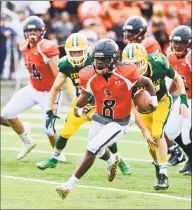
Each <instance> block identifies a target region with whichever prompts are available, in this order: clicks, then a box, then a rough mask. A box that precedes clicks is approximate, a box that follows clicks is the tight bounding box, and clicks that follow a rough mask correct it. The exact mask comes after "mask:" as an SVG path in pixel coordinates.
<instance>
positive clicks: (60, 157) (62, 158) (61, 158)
mask: <svg viewBox="0 0 193 210" xmlns="http://www.w3.org/2000/svg"><path fill="white" fill-rule="evenodd" d="M58 161H59V162H62V163H65V162H66V156H65V154H64V153H63V152H61V153H60V156H59V157H58Z"/></svg>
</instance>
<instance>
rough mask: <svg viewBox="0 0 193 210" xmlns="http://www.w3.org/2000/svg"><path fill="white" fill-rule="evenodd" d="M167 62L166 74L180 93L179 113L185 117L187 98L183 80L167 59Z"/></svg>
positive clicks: (186, 115) (186, 114) (186, 113)
mask: <svg viewBox="0 0 193 210" xmlns="http://www.w3.org/2000/svg"><path fill="white" fill-rule="evenodd" d="M167 61H168V60H167ZM167 63H168V64H167V65H166V68H167V76H168V77H169V78H171V79H172V80H173V81H174V82H175V84H176V87H177V89H178V92H179V94H180V99H181V104H180V110H179V112H180V114H181V115H182V116H184V117H185V118H187V117H188V98H187V95H186V90H185V86H184V82H183V79H182V77H181V76H180V75H179V74H178V73H177V72H176V71H175V70H174V69H173V67H172V66H170V65H169V61H168V62H167Z"/></svg>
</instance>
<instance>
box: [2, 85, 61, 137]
mask: <svg viewBox="0 0 193 210" xmlns="http://www.w3.org/2000/svg"><path fill="white" fill-rule="evenodd" d="M48 95H49V93H48V92H41V91H37V90H36V89H34V88H33V87H32V85H27V86H25V87H23V88H21V89H20V90H19V91H18V92H16V93H15V94H14V95H13V96H12V98H11V99H10V101H9V102H8V103H7V104H6V105H5V107H4V109H3V117H4V118H5V119H14V118H16V117H17V116H18V114H20V113H22V112H23V111H25V110H27V109H29V108H31V107H33V106H34V105H36V104H39V105H40V107H41V108H42V112H43V127H44V131H45V133H46V135H48V136H54V123H52V125H53V126H50V127H49V128H48V129H47V128H46V110H47V105H48ZM59 95H61V93H59ZM60 99H61V97H59V96H58V97H57V99H56V103H58V102H59V100H60Z"/></svg>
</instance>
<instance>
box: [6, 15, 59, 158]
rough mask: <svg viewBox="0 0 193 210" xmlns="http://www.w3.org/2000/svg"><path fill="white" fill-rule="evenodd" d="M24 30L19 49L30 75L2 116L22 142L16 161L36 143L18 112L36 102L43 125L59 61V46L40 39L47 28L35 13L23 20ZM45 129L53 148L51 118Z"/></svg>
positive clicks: (54, 133) (53, 131)
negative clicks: (42, 118) (41, 114)
mask: <svg viewBox="0 0 193 210" xmlns="http://www.w3.org/2000/svg"><path fill="white" fill-rule="evenodd" d="M23 31H24V36H25V41H24V43H22V44H21V45H20V50H21V52H22V54H23V57H24V61H25V65H26V67H27V70H28V71H29V74H30V81H29V85H27V86H25V87H24V88H22V89H20V90H19V91H18V92H17V93H15V94H14V95H13V97H12V98H11V99H10V101H9V102H8V103H7V104H6V105H5V107H4V109H3V119H5V120H6V121H7V122H8V124H9V125H10V126H11V127H12V128H13V130H14V131H15V132H16V133H17V134H18V135H19V137H20V139H21V140H22V142H23V143H24V146H23V148H22V149H21V151H20V152H19V154H18V156H17V159H18V160H20V159H22V158H23V157H24V156H25V155H26V154H27V153H28V152H30V150H32V149H33V148H34V147H35V146H36V143H35V141H34V140H33V139H32V138H31V136H30V135H29V134H28V133H26V131H25V130H24V126H23V124H22V122H21V121H20V119H19V118H18V114H20V113H22V112H23V111H25V110H26V109H29V108H31V107H33V106H34V105H36V104H39V105H40V106H41V108H42V111H43V115H44V124H45V123H46V109H47V103H48V92H49V91H50V89H51V87H52V85H53V83H54V80H55V78H56V75H57V74H58V67H57V64H58V61H59V50H58V45H57V44H56V43H55V42H53V41H50V40H47V39H44V38H43V37H44V34H45V32H46V31H45V26H44V22H43V20H42V19H41V18H39V17H37V16H30V17H28V18H27V19H26V20H25V22H24V25H23ZM58 101H59V96H58V98H57V100H56V101H55V103H56V104H57V103H58ZM56 109H57V108H56ZM44 130H45V133H46V134H47V136H48V138H49V140H50V144H51V145H52V147H54V145H55V141H56V132H55V130H54V121H52V126H51V127H50V128H49V129H48V128H46V125H45V126H44Z"/></svg>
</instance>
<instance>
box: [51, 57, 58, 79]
mask: <svg viewBox="0 0 193 210" xmlns="http://www.w3.org/2000/svg"><path fill="white" fill-rule="evenodd" d="M58 62H59V57H58V56H54V57H53V58H51V59H50V61H49V66H50V68H51V70H52V72H53V74H54V76H55V77H56V76H57V75H58Z"/></svg>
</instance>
